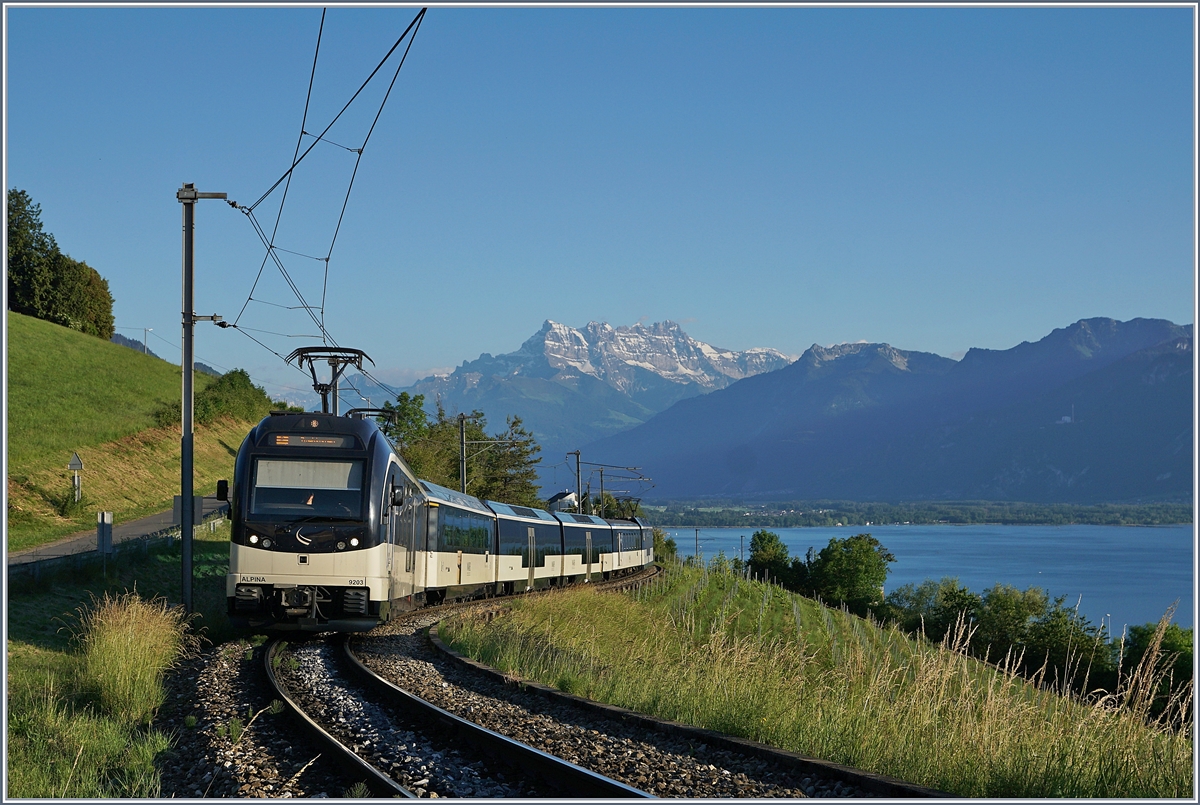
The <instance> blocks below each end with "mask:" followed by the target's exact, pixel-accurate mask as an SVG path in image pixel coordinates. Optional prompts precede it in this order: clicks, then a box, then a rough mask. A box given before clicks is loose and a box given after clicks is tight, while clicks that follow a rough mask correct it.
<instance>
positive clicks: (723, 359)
mask: <svg viewBox="0 0 1200 805" xmlns="http://www.w3.org/2000/svg"><path fill="white" fill-rule="evenodd" d="M791 361H792V358H791V357H789V356H787V355H785V354H783V353H782V352H779V351H777V350H773V349H750V350H746V351H742V352H736V351H733V350H727V349H719V348H717V347H713V346H710V345H709V344H705V343H703V342H701V341H697V340H696V339H694V338H692V337H691V336H689V335H688V334H687V333H685V332H684V331H683V330H682V329H680V327H679V325H678V324H676V323H675V322H671V321H664V322H660V323H656V324H652V325H649V326H643V325H641V324H635V325H633V326H632V327H614V326H612V325H610V324H606V323H602V322H590V323H588V325H587V326H586V327H584V328H582V329H576V328H573V327H568V326H566V325H564V324H559V323H557V322H553V321H546V322H545V323H544V324H543V325H542V328H541V329H540V330H539V331H538V332H537V333H535V334H534V335H533V336H531V337H530V338H529V339H527V340H526V341H525V343H523V344H522V345H521V347H520V348H519V349H517V350H516V351H515V352H509V353H506V354H503V355H491V354H489V353H486V352H485V353H484V354H482V355H480V356H479V358H477V359H476V360H473V361H466V362H464V363H463V364H462V365H461V366H459V367H458V368H456V369H455V370H454V371H453V372H452V373H450V374H447V375H434V376H431V377H427V378H424V379H422V380H419V381H417V382H416V383H414V384H413V385H412V386H410V387H408V388H407V389H405V390H406V391H408V392H409V393H410V394H424V395H425V403H426V406H427V408H429V409H430V411H432V410H433V408H434V406H435V405H436V402H437V401H438V400H440V401H441V404H442V406H443V407H444V408H445V409H446V410H447V411H448V412H455V411H466V412H470V411H473V410H476V409H478V410H481V411H483V412H484V413H485V414H486V415H487V416H488V421H489V427H496V426H499V425H502V424H503V422H504V418H505V417H506V416H509V415H514V414H515V415H517V416H520V417H521V419H522V420H523V422H524V424H525V426H526V427H527V428H528V429H529V430H531V431H532V432H533V434H534V435H535V436H536V437H537V439H538V442H539V443H540V444H541V446H542V455H543V457H544V458H546V459H549V462H550V463H553V462H555V461H558V460H559V457H560V456H561V455H562V454H563V453H565V452H566V451H568V450H576V449H578V448H579V447H580V445H583V444H587V443H589V442H592V441H594V440H596V439H599V438H602V437H604V436H608V435H611V434H614V433H618V432H620V431H624V430H628V429H629V428H631V427H635V426H637V425H639V424H641V423H643V422H645V421H646V420H648V419H650V417H652V416H654V415H655V414H656V413H658V412H660V411H663V410H665V409H667V408H669V407H670V406H671V405H673V404H675V403H677V402H679V401H680V400H685V399H688V398H690V397H696V396H699V395H702V394H706V393H708V392H711V391H714V390H716V389H722V388H725V387H726V386H728V385H730V384H731V383H734V382H736V381H739V380H742V379H744V378H747V377H752V376H754V375H757V374H761V373H763V372H769V371H772V370H776V369H780V368H782V367H784V366H787V365H788V364H789V363H791Z"/></svg>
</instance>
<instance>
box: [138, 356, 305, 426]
mask: <svg viewBox="0 0 1200 805" xmlns="http://www.w3.org/2000/svg"><path fill="white" fill-rule="evenodd" d="M273 409H274V410H280V409H286V410H292V411H300V410H301V409H299V408H289V407H288V406H287V404H286V403H282V402H273V401H272V400H271V398H270V397H268V396H267V392H266V391H264V390H263V388H262V387H261V386H256V385H254V383H253V382H251V380H250V375H249V374H248V373H247V372H246V370H245V369H232V370H230V371H228V372H226V373H225V374H223V375H221V376H220V377H219V378H217V381H216V382H215V383H213V384H212V385H211V386H209V387H208V388H205V389H203V390H201V391H199V392H197V393H196V398H195V421H196V424H198V425H204V424H207V423H209V422H213V421H215V420H217V419H220V418H221V417H229V418H231V419H239V420H243V421H245V422H257V421H258V420H260V419H262V418H263V417H265V416H266V415H267V414H269V413H270V412H271V411H272V410H273ZM154 421H155V422H156V423H157V424H158V425H159V426H160V427H166V426H168V425H175V424H178V422H179V421H180V403H179V402H178V401H174V400H173V401H171V402H169V403H163V404H162V405H160V406H159V407H158V410H157V411H155V412H154Z"/></svg>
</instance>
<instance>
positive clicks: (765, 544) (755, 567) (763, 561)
mask: <svg viewBox="0 0 1200 805" xmlns="http://www.w3.org/2000/svg"><path fill="white" fill-rule="evenodd" d="M747 564H748V565H749V566H750V572H751V574H753V575H756V576H761V577H762V578H765V579H773V580H774V581H775V582H776V583H778V584H782V585H783V586H785V587H787V586H789V585H790V582H791V580H792V579H791V573H790V572H789V571H790V565H789V562H788V549H787V546H786V545H784V544H783V540H781V539H780V538H779V535H778V534H776V533H775V532H774V531H767V530H766V529H759V530H758V531H755V532H754V534H752V535H751V537H750V558H749V560H748V561H747Z"/></svg>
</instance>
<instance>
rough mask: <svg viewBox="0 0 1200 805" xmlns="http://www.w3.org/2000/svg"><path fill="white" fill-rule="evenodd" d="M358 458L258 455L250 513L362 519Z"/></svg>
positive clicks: (360, 472)
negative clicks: (306, 457)
mask: <svg viewBox="0 0 1200 805" xmlns="http://www.w3.org/2000/svg"><path fill="white" fill-rule="evenodd" d="M362 477H363V463H362V462H361V461H310V460H298V459H277V458H271V459H267V458H260V459H258V460H257V461H256V462H255V470H254V487H253V489H251V491H250V513H251V514H260V515H273V516H277V517H285V518H300V517H303V518H305V519H310V518H326V517H329V518H338V519H354V520H359V519H362Z"/></svg>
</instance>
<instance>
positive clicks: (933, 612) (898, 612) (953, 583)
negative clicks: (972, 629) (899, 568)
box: [885, 576, 982, 642]
mask: <svg viewBox="0 0 1200 805" xmlns="http://www.w3.org/2000/svg"><path fill="white" fill-rule="evenodd" d="M885 600H886V602H887V605H888V608H887V612H888V613H889V614H890V615H891V616H893V617H895V618H896V620H898V621H899V623H900V626H901V628H903V629H904V630H905V631H909V632H913V633H917V632H921V633H924V635H925V636H926V637H927V638H929V639H930V640H933V641H934V642H941V641H942V639H943V638H945V636H946V635H947V634H948V633H950V632H951V631H952V630H953V629H954V628H955V626H956V625H957V624H958V623H959V622H960V621H961V622H962V623H963V624H964V625H966V626H968V627H969V626H970V625H971V624H972V622H974V621H976V620H977V619H978V616H979V610H980V607H981V605H982V601H981V599H980V596H978V595H976V594H975V593H973V592H971V591H970V590H969V589H967V588H966V587H964V586H962V585H961V584H959V583H958V579H957V578H955V577H951V576H947V577H946V578H943V579H942V580H941V581H933V580H932V579H926V580H925V581H923V582H921V583H920V584H919V585H917V586H915V587H914V586H913V585H912V584H905V585H904V586H902V587H898V588H896V589H895V590H893V591H892V592H891V593H889V594H888V596H887V598H886V599H885Z"/></svg>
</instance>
